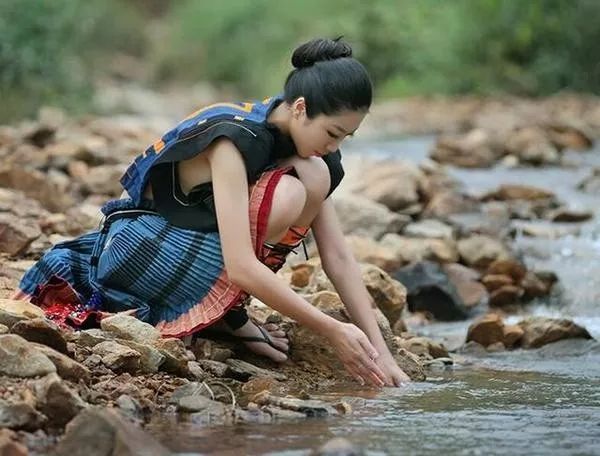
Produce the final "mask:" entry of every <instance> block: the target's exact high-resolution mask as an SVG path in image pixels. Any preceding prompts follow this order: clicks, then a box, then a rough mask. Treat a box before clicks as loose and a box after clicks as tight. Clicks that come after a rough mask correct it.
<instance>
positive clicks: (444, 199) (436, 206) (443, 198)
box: [424, 192, 479, 217]
mask: <svg viewBox="0 0 600 456" xmlns="http://www.w3.org/2000/svg"><path fill="white" fill-rule="evenodd" d="M478 205H479V203H478V202H477V201H475V200H474V199H473V198H469V197H468V196H466V195H463V194H461V193H457V192H439V193H436V194H435V195H433V197H432V198H431V199H430V200H429V202H428V203H427V206H426V207H425V210H424V215H425V216H427V217H446V216H448V215H451V214H459V213H464V212H473V211H475V210H476V209H477V207H478Z"/></svg>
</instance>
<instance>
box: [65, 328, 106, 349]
mask: <svg viewBox="0 0 600 456" xmlns="http://www.w3.org/2000/svg"><path fill="white" fill-rule="evenodd" d="M114 339H115V336H114V335H113V334H110V333H107V332H104V331H102V330H101V329H98V328H92V329H85V330H83V331H78V332H77V333H76V339H75V341H76V343H77V345H79V346H81V347H90V348H92V347H95V346H96V345H98V344H99V343H101V342H106V341H109V340H114Z"/></svg>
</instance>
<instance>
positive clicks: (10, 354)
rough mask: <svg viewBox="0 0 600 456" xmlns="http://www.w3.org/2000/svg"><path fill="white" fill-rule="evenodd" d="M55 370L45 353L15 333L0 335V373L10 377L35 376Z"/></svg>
mask: <svg viewBox="0 0 600 456" xmlns="http://www.w3.org/2000/svg"><path fill="white" fill-rule="evenodd" d="M53 372H56V367H55V366H54V364H53V363H52V361H50V359H48V357H47V356H46V355H44V354H43V353H42V352H40V351H39V350H37V349H36V348H35V347H34V346H33V345H32V344H30V343H29V342H27V341H26V340H25V339H23V338H22V337H20V336H17V335H15V334H5V335H2V336H0V373H1V374H4V375H10V376H12V377H37V376H38V375H46V374H50V373H53Z"/></svg>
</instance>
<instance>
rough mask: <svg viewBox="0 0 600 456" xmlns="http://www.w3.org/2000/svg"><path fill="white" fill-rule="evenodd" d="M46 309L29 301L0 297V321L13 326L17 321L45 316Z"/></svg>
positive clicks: (10, 326)
mask: <svg viewBox="0 0 600 456" xmlns="http://www.w3.org/2000/svg"><path fill="white" fill-rule="evenodd" d="M44 316H45V315H44V311H43V310H42V309H40V308H39V307H38V306H35V305H33V304H30V303H28V302H27V301H21V300H15V299H0V323H2V324H3V325H6V326H8V327H9V328H12V327H13V325H14V324H15V323H17V322H18V321H21V320H26V319H30V318H43V317H44Z"/></svg>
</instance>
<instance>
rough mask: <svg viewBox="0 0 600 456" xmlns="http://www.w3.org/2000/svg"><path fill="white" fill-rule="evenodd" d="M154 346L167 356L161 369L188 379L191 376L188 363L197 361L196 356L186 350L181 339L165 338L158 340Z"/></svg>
mask: <svg viewBox="0 0 600 456" xmlns="http://www.w3.org/2000/svg"><path fill="white" fill-rule="evenodd" d="M154 346H155V347H156V348H158V350H159V351H160V352H161V353H162V354H163V355H165V360H164V362H163V364H162V365H161V367H160V369H161V370H162V371H165V372H169V373H171V374H175V375H180V376H182V377H186V376H187V375H188V374H189V369H188V362H189V361H195V360H194V354H193V353H192V352H189V351H188V350H187V349H186V348H185V344H184V343H183V341H182V340H181V339H177V338H175V337H165V338H162V339H158V340H157V341H156V342H155V343H154Z"/></svg>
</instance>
